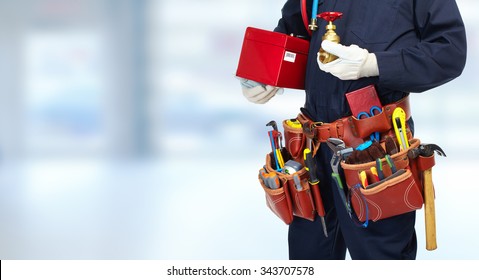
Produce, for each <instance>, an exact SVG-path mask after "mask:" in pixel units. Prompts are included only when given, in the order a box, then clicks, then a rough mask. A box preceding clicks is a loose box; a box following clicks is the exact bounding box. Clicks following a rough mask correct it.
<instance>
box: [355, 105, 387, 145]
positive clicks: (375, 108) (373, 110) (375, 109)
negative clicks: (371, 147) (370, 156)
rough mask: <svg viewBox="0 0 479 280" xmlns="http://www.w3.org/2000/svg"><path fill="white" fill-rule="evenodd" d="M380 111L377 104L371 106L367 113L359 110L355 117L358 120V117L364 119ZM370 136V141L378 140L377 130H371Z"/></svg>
mask: <svg viewBox="0 0 479 280" xmlns="http://www.w3.org/2000/svg"><path fill="white" fill-rule="evenodd" d="M381 112H382V110H381V108H379V107H378V106H373V107H371V109H370V110H369V113H367V112H360V113H359V114H358V116H357V119H358V120H360V119H365V118H371V117H373V116H375V115H379V114H380V113H381ZM370 138H371V141H379V138H380V135H379V132H377V131H376V132H373V133H372V134H371V136H370Z"/></svg>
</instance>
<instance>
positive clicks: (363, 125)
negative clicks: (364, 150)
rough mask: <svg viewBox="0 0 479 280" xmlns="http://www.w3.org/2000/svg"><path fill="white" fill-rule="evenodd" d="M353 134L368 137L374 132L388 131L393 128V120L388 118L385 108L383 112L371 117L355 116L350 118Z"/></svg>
mask: <svg viewBox="0 0 479 280" xmlns="http://www.w3.org/2000/svg"><path fill="white" fill-rule="evenodd" d="M348 123H349V125H350V126H351V131H353V135H354V136H355V137H358V138H366V137H368V136H369V135H371V133H373V132H376V131H378V132H381V133H383V132H386V131H388V130H390V129H391V122H390V121H389V120H388V118H387V115H386V113H385V112H384V110H382V111H381V113H379V114H377V115H374V116H372V117H369V118H364V119H357V118H356V117H354V116H351V117H349V118H348Z"/></svg>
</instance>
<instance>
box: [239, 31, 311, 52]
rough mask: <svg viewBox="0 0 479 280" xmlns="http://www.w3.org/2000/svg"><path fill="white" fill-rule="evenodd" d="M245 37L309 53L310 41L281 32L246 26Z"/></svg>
mask: <svg viewBox="0 0 479 280" xmlns="http://www.w3.org/2000/svg"><path fill="white" fill-rule="evenodd" d="M245 39H247V40H253V41H258V42H263V43H269V44H271V45H275V46H280V47H284V48H285V49H286V50H290V51H294V52H297V53H303V54H306V55H307V54H308V51H309V41H307V40H304V39H300V38H297V37H294V36H289V35H286V34H283V33H279V32H273V31H269V30H263V29H259V28H255V27H248V28H246V34H245Z"/></svg>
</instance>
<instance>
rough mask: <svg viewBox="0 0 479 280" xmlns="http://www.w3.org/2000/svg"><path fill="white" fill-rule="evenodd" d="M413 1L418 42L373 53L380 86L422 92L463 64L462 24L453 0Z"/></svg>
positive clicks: (455, 72)
mask: <svg viewBox="0 0 479 280" xmlns="http://www.w3.org/2000/svg"><path fill="white" fill-rule="evenodd" d="M414 2H415V11H414V12H415V26H416V32H417V34H418V37H419V42H418V43H417V44H415V45H413V46H410V47H405V48H400V49H395V50H388V51H384V52H376V53H375V54H376V57H377V61H378V67H379V85H380V86H384V87H387V88H390V89H396V90H400V91H406V92H423V91H426V90H429V89H431V88H434V87H437V86H439V85H442V84H444V83H446V82H449V81H450V80H452V79H454V78H456V77H458V76H459V75H460V74H461V73H462V71H463V69H464V66H465V63H466V53H467V42H466V33H465V28H464V23H463V21H462V18H461V15H460V13H459V9H458V7H457V4H456V2H455V1H454V0H420V1H414Z"/></svg>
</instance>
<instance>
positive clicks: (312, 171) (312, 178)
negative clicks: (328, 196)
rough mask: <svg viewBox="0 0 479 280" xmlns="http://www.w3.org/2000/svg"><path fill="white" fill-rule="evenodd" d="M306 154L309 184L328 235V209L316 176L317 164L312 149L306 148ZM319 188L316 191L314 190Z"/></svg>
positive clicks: (304, 152) (325, 233)
mask: <svg viewBox="0 0 479 280" xmlns="http://www.w3.org/2000/svg"><path fill="white" fill-rule="evenodd" d="M303 155H304V165H305V168H306V170H307V171H308V173H309V184H310V185H311V188H312V189H313V195H314V196H315V200H316V201H317V204H318V209H317V211H318V215H319V217H320V218H321V225H322V227H323V233H324V236H326V237H328V229H327V227H326V220H325V219H324V217H325V216H326V211H324V204H323V199H322V198H321V193H320V191H319V179H318V177H316V165H315V164H314V160H313V155H312V153H311V150H310V149H308V148H306V149H304V151H303ZM315 189H316V190H317V192H315V191H314V190H315Z"/></svg>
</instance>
